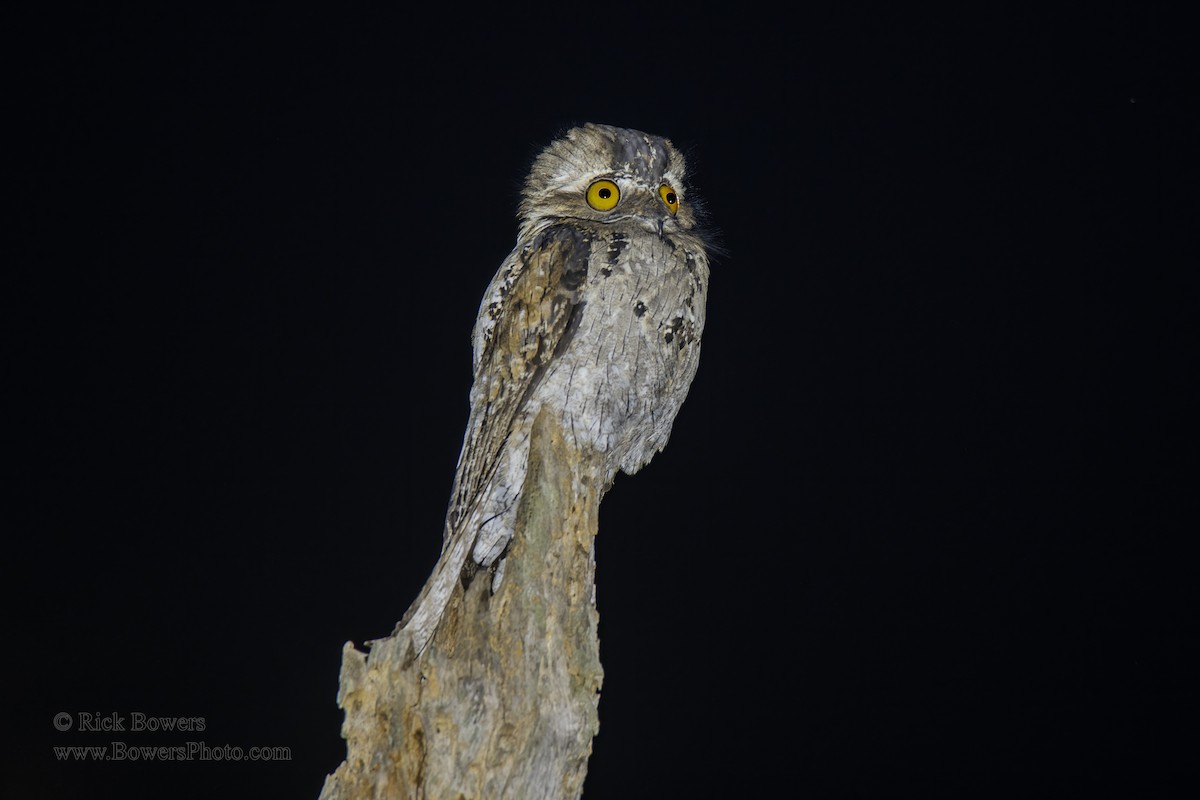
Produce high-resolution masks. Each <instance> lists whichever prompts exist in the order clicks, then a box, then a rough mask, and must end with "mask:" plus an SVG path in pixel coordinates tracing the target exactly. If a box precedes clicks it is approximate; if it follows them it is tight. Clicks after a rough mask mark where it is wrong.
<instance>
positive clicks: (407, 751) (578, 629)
mask: <svg viewBox="0 0 1200 800" xmlns="http://www.w3.org/2000/svg"><path fill="white" fill-rule="evenodd" d="M600 474H601V473H600V470H599V460H598V459H597V458H596V457H595V454H588V453H579V452H575V451H573V450H572V449H571V448H570V446H569V445H568V444H567V442H566V441H564V438H563V436H562V431H561V430H560V428H559V427H558V421H557V420H556V419H554V418H553V417H552V415H550V414H549V413H542V414H540V415H539V417H538V419H537V420H536V421H535V423H534V427H533V436H532V442H531V446H530V454H529V472H528V475H527V477H526V480H525V484H524V491H523V495H522V499H521V506H520V509H519V511H518V518H517V528H516V535H515V537H514V538H513V541H512V544H511V546H510V548H509V552H508V556H507V561H506V567H505V573H504V578H503V580H502V581H501V584H500V587H499V590H498V591H497V592H496V593H495V594H492V589H491V580H490V575H489V574H487V573H481V574H479V575H477V576H475V578H474V580H472V581H471V582H470V583H469V585H468V586H467V587H466V589H465V590H464V588H463V587H462V585H461V584H460V585H459V586H458V587H457V588H456V589H455V591H454V595H453V597H452V598H451V600H450V604H449V607H448V609H447V611H446V615H445V617H444V618H443V620H442V623H441V625H440V627H439V628H438V630H437V633H436V634H435V635H434V637H433V639H432V640H431V642H430V643H429V645H428V646H427V647H426V648H425V649H424V651H422V652H421V653H420V654H419V655H417V654H415V652H414V648H413V647H412V639H411V636H410V634H409V633H408V631H407V630H406V629H404V628H401V629H400V630H399V631H398V632H397V633H395V634H393V635H392V636H389V637H388V638H386V639H381V640H378V641H376V642H374V643H373V644H372V646H371V650H370V654H369V655H368V654H364V653H362V652H360V651H358V650H356V649H355V648H354V646H353V644H352V643H350V642H347V643H346V645H345V647H344V648H343V651H342V673H341V686H340V689H339V691H338V705H339V706H340V707H341V708H342V709H343V710H344V711H345V713H346V719H345V722H344V724H343V726H342V736H343V737H344V738H345V739H346V745H347V757H346V760H345V761H344V762H343V763H342V764H341V766H339V767H338V769H337V771H336V772H334V773H333V774H332V775H330V776H329V777H328V778H326V780H325V786H324V788H323V790H322V792H321V800H365V799H366V798H431V799H432V798H438V799H439V800H440V798H460V797H462V798H477V797H478V798H508V797H511V798H528V799H529V800H534V799H535V798H547V799H549V798H554V799H555V800H558V798H577V797H579V796H580V795H581V793H582V791H583V781H584V777H585V776H586V774H587V760H588V756H589V755H590V754H591V750H592V738H593V737H594V736H595V734H596V732H597V730H598V729H599V718H598V716H597V709H596V706H597V703H598V702H599V698H600V695H599V692H600V685H601V682H602V679H603V671H602V669H601V667H600V659H599V638H598V635H597V630H596V626H597V622H598V615H597V613H596V607H595V589H594V587H595V584H594V578H595V557H594V552H595V551H594V539H595V536H596V524H597V516H598V511H599V506H600V498H601V496H602V494H603V491H604V488H605V487H603V486H602V485H601V481H600V480H599V479H598V478H597V476H598V475H600Z"/></svg>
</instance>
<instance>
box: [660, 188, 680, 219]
mask: <svg viewBox="0 0 1200 800" xmlns="http://www.w3.org/2000/svg"><path fill="white" fill-rule="evenodd" d="M658 196H659V197H661V198H662V201H663V202H664V203H666V204H667V209H668V210H669V211H670V212H671V214H672V215H674V213H675V212H676V211H678V210H679V195H677V194H675V190H674V189H672V188H671V187H670V186H668V185H667V184H665V183H664V184H663V185H662V186H660V187H658Z"/></svg>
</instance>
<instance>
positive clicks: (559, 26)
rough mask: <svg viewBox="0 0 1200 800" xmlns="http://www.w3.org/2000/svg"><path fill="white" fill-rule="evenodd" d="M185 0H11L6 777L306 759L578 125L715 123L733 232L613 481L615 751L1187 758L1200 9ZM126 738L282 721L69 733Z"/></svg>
mask: <svg viewBox="0 0 1200 800" xmlns="http://www.w3.org/2000/svg"><path fill="white" fill-rule="evenodd" d="M167 7H168V6H166V5H164V6H163V7H162V8H160V9H159V10H153V9H149V8H139V7H132V6H122V7H119V8H117V7H111V8H106V9H96V8H94V7H89V8H88V9H86V10H69V11H68V10H62V11H45V10H43V11H42V12H39V13H38V14H37V15H32V14H26V15H23V16H20V15H19V16H18V17H17V18H16V19H15V20H14V21H13V22H12V24H11V25H10V26H9V35H10V36H11V37H12V38H13V39H15V40H16V41H15V43H16V44H18V45H24V46H21V47H17V48H15V49H10V51H9V52H10V54H15V56H14V57H12V58H11V62H12V66H11V69H10V70H9V74H10V79H12V83H13V84H14V86H13V91H12V92H11V93H10V94H9V102H8V104H7V106H8V111H9V113H8V114H6V117H7V123H6V128H8V131H9V133H10V134H15V136H16V137H17V142H18V143H17V144H14V145H10V149H9V152H8V154H7V155H8V159H7V161H8V162H9V164H10V166H13V167H15V168H16V169H15V172H13V173H10V174H11V175H13V177H11V179H10V180H8V181H6V184H7V185H8V186H9V189H10V192H11V195H10V199H14V200H16V201H17V202H16V206H17V207H16V209H14V210H13V211H11V212H10V214H11V216H10V217H9V220H8V224H7V225H6V230H7V231H9V232H10V236H8V237H6V238H8V239H9V240H10V246H11V247H12V248H13V249H15V251H16V254H17V257H16V258H15V259H13V261H14V262H15V264H16V269H15V270H7V269H6V273H7V277H5V278H4V290H3V301H4V317H3V321H4V326H5V327H4V338H5V342H6V349H7V350H8V351H9V352H10V354H11V355H10V356H9V357H6V362H7V364H8V365H9V366H8V368H6V370H5V373H6V380H5V386H6V389H5V395H6V403H11V406H10V411H9V413H7V414H6V417H7V419H6V423H7V425H6V428H7V429H8V433H7V434H6V436H7V438H8V444H7V445H6V446H5V450H6V454H7V455H8V458H7V459H6V460H7V461H9V462H10V466H11V469H10V471H9V477H8V479H7V481H6V490H7V491H6V494H8V495H9V499H8V500H6V505H5V509H6V510H5V512H4V517H5V523H4V527H5V528H6V529H7V531H8V535H7V536H6V539H8V541H9V543H10V548H11V552H10V555H9V556H8V557H7V558H5V559H4V561H5V570H4V572H5V579H4V584H5V592H6V594H9V595H10V597H9V599H8V600H7V603H6V612H5V620H6V624H5V640H6V648H5V649H6V658H5V662H6V663H5V670H6V672H9V673H10V675H9V677H8V679H7V680H6V681H5V686H6V695H7V696H8V697H10V698H12V700H13V701H14V707H12V708H11V710H10V711H9V712H8V713H6V714H5V725H4V727H5V728H6V731H5V733H6V738H10V739H11V740H12V741H11V744H8V745H6V746H5V749H4V762H5V763H4V766H3V770H2V771H0V774H2V775H3V777H2V778H0V781H3V785H4V787H5V788H4V792H3V794H4V796H6V797H34V796H38V797H83V796H89V797H118V796H120V797H128V796H137V795H139V794H144V795H145V796H160V797H161V796H170V797H213V796H218V794H219V795H220V796H245V797H256V796H279V797H284V796H287V797H309V798H315V797H316V796H317V794H318V792H319V790H320V787H321V783H322V780H323V779H324V776H325V775H326V774H327V773H329V772H332V771H333V770H334V769H335V768H336V766H337V765H338V763H339V762H340V761H341V759H342V758H343V756H344V745H343V742H342V741H341V739H340V737H339V727H340V724H341V721H342V714H341V712H340V711H339V710H338V709H337V707H336V705H335V693H336V689H337V677H338V668H339V664H340V657H341V647H342V644H343V642H345V641H347V640H353V641H354V642H356V643H358V644H359V645H360V646H361V644H362V642H363V641H364V640H366V639H370V638H373V637H378V636H381V635H384V634H386V633H388V632H389V631H390V630H391V628H392V625H393V623H394V622H395V621H396V619H397V618H398V617H399V616H400V614H401V613H402V612H403V611H404V609H405V608H406V607H407V605H408V603H409V602H410V601H411V600H412V598H413V597H414V596H415V595H416V593H417V591H418V590H419V588H420V586H421V584H422V583H423V581H424V578H425V576H426V575H427V574H428V571H429V569H430V567H431V566H432V564H433V562H434V560H435V559H436V556H437V552H438V549H439V545H440V531H441V519H442V515H443V513H444V511H445V505H446V500H447V498H448V493H449V486H450V481H451V478H452V475H453V469H454V464H455V460H456V458H457V455H458V448H459V444H460V442H461V434H462V428H463V425H464V423H465V420H466V415H467V403H466V397H467V389H468V387H469V384H470V379H471V375H470V347H469V332H470V329H471V325H472V322H473V320H474V316H475V311H476V308H477V305H478V302H479V299H480V297H481V295H482V292H483V289H484V287H485V286H486V284H487V282H488V280H489V279H490V277H491V275H492V273H493V272H494V270H495V269H496V267H497V266H498V265H499V263H500V261H501V260H502V259H503V257H504V256H505V255H506V254H507V252H508V251H509V249H510V248H511V246H512V244H513V242H514V239H515V230H516V226H515V220H514V216H515V208H516V201H517V192H518V190H519V187H520V184H521V181H522V179H523V177H524V174H525V171H526V170H527V168H528V165H529V163H530V161H531V159H532V158H533V156H534V155H535V154H536V153H537V152H538V150H539V149H540V148H541V147H542V146H544V145H545V144H547V143H548V142H549V141H550V140H551V139H552V138H554V137H555V136H556V135H558V134H559V133H561V132H562V131H563V130H564V129H565V128H567V127H569V126H570V125H573V124H578V123H582V122H586V121H596V122H606V123H610V124H616V125H621V126H626V127H633V128H639V129H642V130H647V131H651V132H654V133H658V134H662V135H665V136H668V137H670V138H672V139H673V140H674V141H675V142H676V143H677V144H678V145H680V146H681V147H682V148H684V149H685V150H686V152H687V153H688V154H689V158H690V162H691V166H692V171H693V181H692V183H693V186H694V187H695V189H696V191H697V193H698V194H699V195H701V196H703V198H704V199H705V201H706V205H707V208H708V210H709V212H710V215H711V220H712V223H713V226H714V227H715V228H716V229H717V231H718V232H719V235H720V240H721V242H722V243H723V245H724V247H725V249H726V251H727V252H726V254H725V255H723V256H721V257H719V258H717V259H716V260H715V262H714V264H713V269H712V282H711V290H710V298H709V317H708V327H707V330H706V333H705V342H704V353H703V357H702V360H701V368H700V372H699V375H698V377H697V378H696V381H695V383H694V385H693V387H692V390H691V394H690V396H689V399H688V401H687V403H686V404H685V406H684V409H683V411H682V413H681V414H680V417H679V419H678V421H677V424H676V426H675V431H674V434H673V437H672V441H671V443H670V446H669V447H668V448H667V449H666V451H665V452H664V453H662V454H661V455H660V456H658V457H657V458H656V460H655V461H654V463H653V464H652V465H651V466H649V467H648V468H647V469H645V470H644V471H643V472H642V473H641V474H639V475H638V476H636V477H635V478H627V477H621V478H619V479H618V480H617V483H616V485H615V487H614V489H613V491H612V492H611V493H610V494H609V495H608V497H607V498H606V499H605V502H604V506H603V509H602V513H601V526H600V530H601V533H600V537H599V539H598V542H597V556H598V565H599V567H598V587H599V588H598V599H599V609H600V615H601V617H600V618H601V628H600V634H601V656H602V660H603V663H604V666H605V682H604V689H603V693H602V697H601V703H600V718H601V732H600V734H599V736H598V737H597V739H596V740H595V750H594V753H593V756H592V759H591V762H590V769H589V777H588V782H587V787H586V792H585V796H586V797H588V798H593V799H598V798H611V797H630V796H634V797H636V796H681V797H682V796H717V795H722V794H725V793H726V792H727V791H729V790H732V789H733V788H734V787H740V788H741V789H742V790H743V793H742V796H752V795H757V794H763V793H766V792H767V791H775V792H779V793H780V794H782V795H783V796H789V795H794V796H800V795H806V796H813V797H891V796H922V797H934V796H946V797H978V796H991V795H999V796H1014V795H1017V796H1036V795H1049V796H1070V795H1077V794H1079V793H1091V792H1094V791H1098V790H1101V789H1107V790H1114V789H1115V790H1122V791H1126V792H1131V793H1135V794H1136V796H1177V793H1178V792H1180V791H1182V790H1181V788H1180V787H1181V786H1183V785H1184V782H1194V781H1192V778H1193V776H1194V773H1195V769H1196V747H1195V744H1196V742H1195V738H1194V729H1195V728H1194V726H1195V722H1194V720H1195V716H1194V711H1195V706H1196V703H1195V700H1196V688H1195V674H1196V666H1197V661H1196V658H1195V656H1196V634H1197V630H1196V628H1197V626H1196V616H1195V611H1194V609H1193V608H1192V606H1191V601H1192V600H1193V599H1194V598H1193V594H1194V592H1193V585H1194V584H1195V582H1196V579H1197V575H1196V568H1195V562H1193V561H1190V560H1188V558H1187V557H1186V553H1185V550H1184V547H1183V542H1184V539H1185V534H1186V536H1188V537H1190V536H1193V535H1194V533H1192V534H1187V531H1188V530H1191V528H1190V527H1189V526H1188V524H1187V523H1188V512H1190V511H1191V506H1192V505H1193V499H1192V497H1193V496H1194V494H1195V474H1194V467H1195V460H1196V451H1195V446H1194V443H1193V441H1192V440H1191V439H1190V438H1189V437H1188V435H1187V433H1188V432H1187V430H1186V425H1185V422H1186V420H1187V418H1188V417H1189V416H1191V414H1192V413H1194V408H1193V406H1192V405H1191V403H1192V399H1191V398H1190V396H1189V395H1187V394H1186V393H1185V388H1186V386H1187V384H1188V382H1189V380H1190V379H1192V378H1194V377H1195V371H1196V370H1195V360H1194V355H1193V353H1192V351H1191V350H1190V348H1188V347H1187V344H1188V338H1189V335H1190V329H1191V327H1192V325H1191V322H1192V315H1193V313H1194V311H1193V309H1194V306H1195V289H1196V286H1195V281H1194V279H1193V278H1192V277H1191V275H1192V273H1193V272H1194V271H1195V269H1196V264H1197V263H1200V262H1198V261H1195V260H1189V258H1188V257H1187V256H1186V255H1185V254H1183V252H1182V251H1181V250H1179V249H1178V245H1181V244H1184V243H1187V242H1188V240H1189V239H1192V238H1194V235H1195V231H1196V227H1197V225H1196V223H1197V219H1198V218H1200V217H1198V216H1197V211H1198V209H1197V183H1196V174H1197V173H1196V169H1195V167H1196V149H1197V145H1196V142H1197V141H1200V135H1198V133H1200V132H1198V131H1197V127H1196V112H1197V108H1198V106H1197V102H1196V101H1197V96H1196V94H1197V92H1196V89H1197V79H1196V78H1197V76H1196V73H1195V72H1193V71H1190V65H1189V64H1187V63H1186V56H1187V50H1188V47H1189V46H1190V45H1188V44H1187V43H1186V42H1187V33H1186V30H1187V29H1186V28H1185V27H1184V26H1182V25H1181V24H1180V23H1179V21H1178V20H1173V19H1169V18H1166V17H1161V16H1155V15H1154V14H1152V13H1150V12H1146V11H1134V10H1132V9H1125V10H1121V9H1119V8H1116V7H1113V8H1107V9H1104V8H1102V9H1095V8H1091V9H1089V10H1088V13H1087V14H1086V15H1082V14H1081V15H1079V16H1070V15H1054V14H1047V13H1045V12H1042V11H1038V12H1034V11H1028V12H1019V11H1014V10H1012V9H1006V8H1003V7H995V8H991V9H990V10H988V11H978V10H972V11H959V12H956V14H953V15H950V16H944V15H940V14H932V13H919V12H914V11H913V10H911V9H907V8H904V9H901V8H898V7H897V8H893V9H892V10H890V11H886V12H869V11H867V10H863V9H858V10H850V9H845V10H842V11H838V12H836V13H834V12H831V13H825V12H818V11H812V10H800V11H796V12H794V13H796V16H795V17H786V18H785V17H775V16H770V15H768V14H767V13H766V12H763V11H759V10H753V9H750V8H748V7H746V8H741V7H738V8H730V9H728V10H726V11H724V12H721V13H714V12H711V11H710V12H702V11H698V10H691V9H689V8H687V7H685V6H674V7H671V6H666V5H663V6H656V7H653V8H651V7H630V8H620V7H616V6H603V7H600V6H582V5H581V6H571V7H565V6H561V7H557V8H553V9H549V10H546V11H544V12H532V11H529V12H524V11H523V12H517V11H515V10H512V9H506V10H504V12H503V13H499V12H498V13H497V15H496V16H495V17H481V16H480V15H479V12H475V11H471V10H469V9H468V8H467V7H449V6H447V7H446V8H444V9H443V10H442V11H440V12H438V13H437V14H434V15H433V17H429V16H417V15H415V14H414V12H412V11H411V10H404V9H400V8H392V7H390V6H388V5H385V4H376V5H375V6H372V7H364V8H356V9H353V10H336V11H335V10H333V9H331V8H330V9H324V10H321V9H307V8H302V7H300V6H298V5H296V4H292V3H288V4H276V5H274V6H273V7H258V8H254V9H251V8H249V7H248V6H243V7H241V8H240V9H237V10H234V9H217V8H215V7H213V6H211V5H208V4H205V5H203V6H199V5H198V6H197V7H195V8H193V9H192V10H190V11H183V10H180V9H179V8H178V7H176V6H175V5H174V4H172V5H171V6H170V10H169V11H168V10H164V9H166V8H167ZM13 234H15V235H13ZM6 249H8V248H6ZM6 260H8V259H6ZM60 711H67V712H70V713H72V714H77V713H78V712H80V711H90V712H99V713H101V714H107V713H111V712H117V713H120V714H122V715H126V716H128V715H129V714H130V713H131V712H134V711H142V712H145V713H147V714H150V715H154V716H201V717H204V718H205V720H206V730H205V731H204V733H203V734H201V735H199V736H197V735H190V736H189V735H182V734H148V733H147V734H140V735H139V734H132V733H129V734H125V735H109V734H101V733H81V732H71V733H60V732H58V731H56V730H55V729H54V727H53V725H52V719H53V716H54V714H55V713H57V712H60ZM112 739H121V740H124V741H127V742H129V743H130V744H153V745H160V744H161V745H175V744H180V743H182V742H184V741H187V740H190V739H202V740H203V741H205V742H206V743H208V744H209V745H222V744H227V743H228V744H232V745H237V746H241V747H244V748H248V747H250V746H257V745H285V746H288V747H290V748H291V751H292V754H293V757H292V760H291V761H290V762H285V763H274V764H261V763H253V764H252V763H238V764H229V763H198V762H194V763H175V764H166V765H151V764H144V763H92V764H86V763H61V762H58V761H56V760H55V758H54V755H53V751H52V746H55V745H67V744H84V745H98V744H106V743H108V742H109V741H110V740H112Z"/></svg>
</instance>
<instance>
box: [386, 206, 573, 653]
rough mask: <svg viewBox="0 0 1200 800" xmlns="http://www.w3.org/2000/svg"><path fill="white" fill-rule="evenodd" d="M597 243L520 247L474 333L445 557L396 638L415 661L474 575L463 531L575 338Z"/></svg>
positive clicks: (469, 536)
mask: <svg viewBox="0 0 1200 800" xmlns="http://www.w3.org/2000/svg"><path fill="white" fill-rule="evenodd" d="M590 252H591V243H590V241H589V239H588V237H587V236H586V234H584V233H583V232H582V231H580V230H578V229H577V228H574V227H572V226H570V225H560V226H555V227H552V228H549V229H547V230H545V231H544V232H542V233H541V234H539V235H538V236H537V237H536V238H535V239H534V240H533V241H532V242H531V243H529V244H526V245H518V247H517V248H516V249H515V250H514V251H513V253H512V254H511V255H510V256H509V257H508V259H506V260H505V262H504V264H503V265H502V266H501V268H500V271H499V272H497V273H496V277H495V278H493V279H492V284H491V286H490V287H489V289H488V292H487V294H486V295H485V296H484V299H483V303H482V305H481V306H480V315H479V320H478V322H477V323H476V326H475V382H474V384H473V385H472V387H471V418H470V421H469V422H468V423H467V434H466V438H465V439H464V441H463V449H462V454H461V455H460V456H459V460H458V471H457V474H456V475H455V479H454V492H453V494H452V496H451V499H450V509H449V511H448V513H447V515H446V528H445V538H444V540H443V542H442V554H441V557H440V558H439V559H438V563H437V564H436V565H435V566H434V568H433V574H432V575H430V576H429V580H427V581H426V582H425V586H424V587H423V588H422V589H421V593H420V594H419V595H418V596H417V599H416V600H414V601H413V603H412V605H411V606H409V608H408V611H406V612H405V613H404V616H403V617H402V618H401V620H400V622H399V623H398V624H397V625H396V632H399V631H400V630H401V629H405V628H407V629H408V630H409V631H411V633H412V642H413V647H414V652H415V653H420V652H421V650H423V649H424V647H425V645H426V644H427V643H428V642H429V640H430V639H431V638H432V637H433V634H434V632H435V631H436V630H437V626H438V623H439V622H440V620H441V618H442V614H443V612H444V611H445V609H446V603H448V602H449V600H450V595H451V593H452V592H453V589H454V585H455V584H456V583H458V581H459V579H460V577H461V576H462V575H463V571H464V569H471V567H472V566H473V563H474V562H472V561H471V560H470V555H471V549H472V548H473V546H474V544H475V541H474V540H475V534H476V533H477V531H467V530H465V529H464V525H465V524H466V521H467V520H468V519H470V516H471V513H470V512H471V509H472V507H473V506H474V505H475V503H477V502H478V501H479V495H480V493H481V492H482V490H483V488H484V487H485V486H486V484H487V480H488V478H489V476H490V475H491V473H492V472H493V471H494V470H495V468H496V462H497V459H498V457H499V455H500V450H501V448H502V447H503V446H504V441H505V439H506V438H507V437H508V434H509V432H510V430H511V429H512V425H513V423H514V421H515V420H516V417H517V414H518V413H519V412H520V411H521V409H522V408H523V407H524V405H525V400H526V398H527V397H528V396H529V393H530V392H531V390H532V389H533V387H534V386H535V385H536V383H537V380H538V378H539V377H540V375H541V373H542V372H543V370H544V368H545V367H546V365H547V364H548V363H549V362H550V359H551V358H553V356H554V354H555V352H557V351H559V350H560V348H561V347H562V346H563V345H565V343H566V342H567V340H568V339H569V338H570V331H571V330H572V328H573V326H572V325H571V321H572V319H573V318H577V316H578V315H577V314H576V309H577V307H578V306H579V301H580V297H581V295H582V292H583V285H584V283H585V281H586V280H587V270H588V259H589V256H590Z"/></svg>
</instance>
